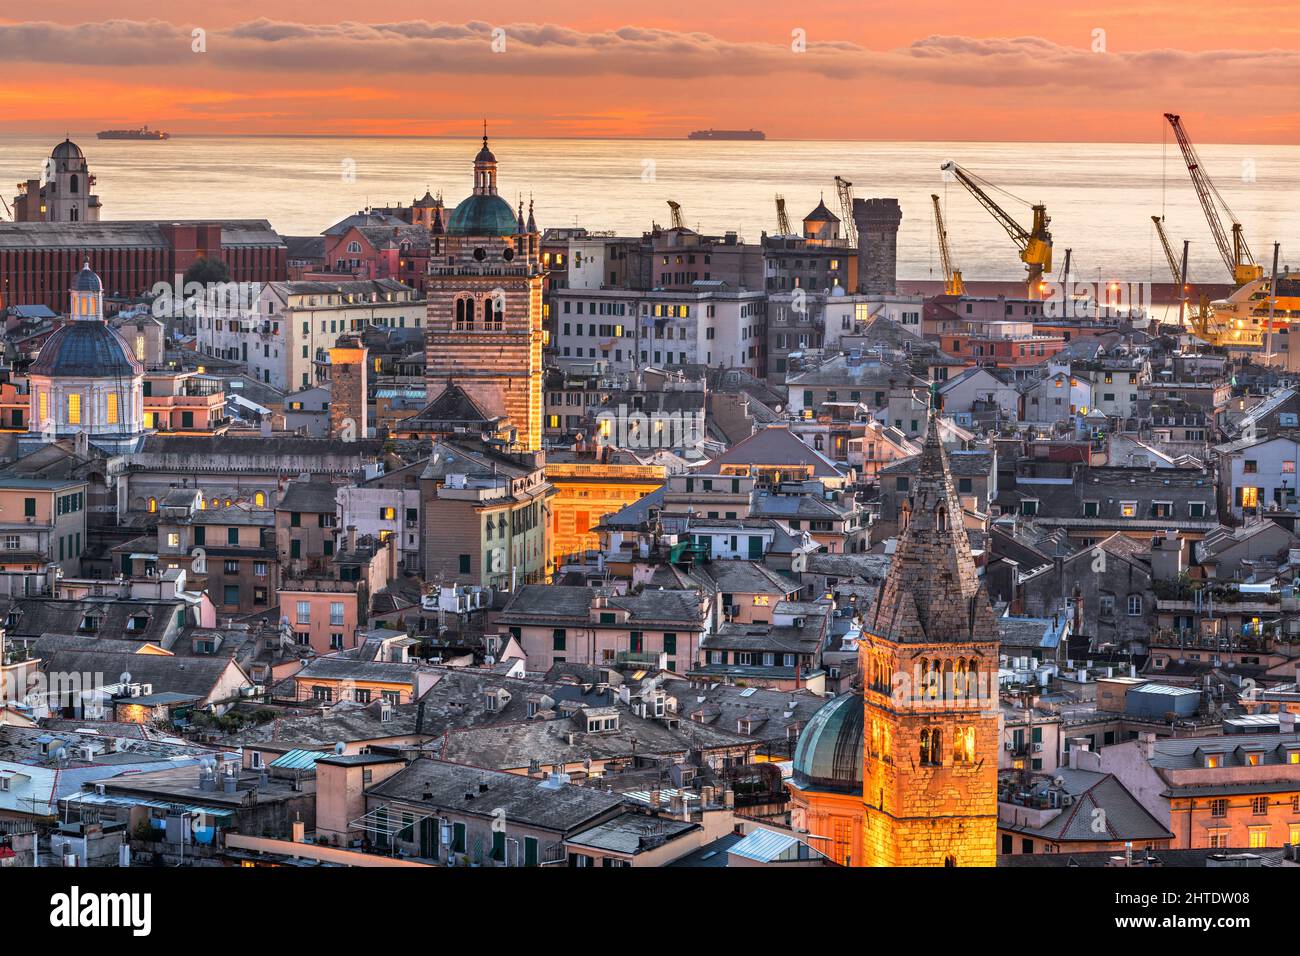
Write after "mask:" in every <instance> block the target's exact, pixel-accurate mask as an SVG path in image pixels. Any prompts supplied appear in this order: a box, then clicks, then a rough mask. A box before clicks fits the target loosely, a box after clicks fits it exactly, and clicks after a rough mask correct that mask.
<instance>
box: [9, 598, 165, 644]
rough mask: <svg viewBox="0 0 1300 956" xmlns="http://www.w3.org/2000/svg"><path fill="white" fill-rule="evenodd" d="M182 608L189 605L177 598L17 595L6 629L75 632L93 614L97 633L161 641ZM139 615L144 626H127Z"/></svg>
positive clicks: (30, 633)
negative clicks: (26, 596) (82, 598)
mask: <svg viewBox="0 0 1300 956" xmlns="http://www.w3.org/2000/svg"><path fill="white" fill-rule="evenodd" d="M182 608H185V609H188V608H189V605H188V604H186V603H185V602H184V601H179V600H175V601H147V600H137V599H114V600H104V599H102V598H101V599H98V600H95V599H90V598H87V599H84V600H72V599H53V598H16V599H14V602H13V604H12V605H10V612H11V613H16V614H17V619H16V621H15V622H14V624H13V625H11V626H9V627H8V628H7V631H8V634H9V636H10V638H16V637H41V636H42V635H45V634H76V633H77V632H78V631H80V630H81V622H82V620H83V619H84V618H86V617H87V616H92V617H95V618H97V619H98V622H99V625H98V629H97V630H96V631H95V634H96V635H103V636H104V637H111V638H114V639H117V640H123V639H126V640H132V641H134V640H137V639H138V640H139V641H140V642H141V643H144V642H150V643H154V644H161V643H162V642H163V638H164V637H165V636H166V634H167V631H168V630H169V629H170V628H171V626H172V624H173V623H174V622H175V619H176V612H177V611H178V610H180V609H182ZM140 617H146V618H148V621H147V622H146V623H145V626H144V627H143V628H142V629H132V628H130V627H129V625H130V623H131V620H132V619H133V618H140ZM188 619H189V615H188V613H187V620H188ZM91 639H92V640H93V638H91Z"/></svg>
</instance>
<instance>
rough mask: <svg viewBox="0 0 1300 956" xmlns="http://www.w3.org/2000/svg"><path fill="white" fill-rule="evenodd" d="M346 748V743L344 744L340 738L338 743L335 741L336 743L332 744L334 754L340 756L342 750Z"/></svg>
mask: <svg viewBox="0 0 1300 956" xmlns="http://www.w3.org/2000/svg"><path fill="white" fill-rule="evenodd" d="M347 749H348V745H347V744H345V743H344V742H343V741H341V740H340V741H339V742H338V743H336V744H335V745H334V752H335V753H336V754H339V755H340V756H342V754H343V751H345V750H347Z"/></svg>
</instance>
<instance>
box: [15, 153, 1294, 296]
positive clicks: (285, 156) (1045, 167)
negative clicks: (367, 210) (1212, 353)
mask: <svg viewBox="0 0 1300 956" xmlns="http://www.w3.org/2000/svg"><path fill="white" fill-rule="evenodd" d="M72 138H73V139H74V141H76V142H78V143H79V145H80V146H81V147H82V149H83V150H84V151H85V152H86V156H87V159H88V161H89V163H90V167H91V172H92V173H93V174H94V175H95V176H96V177H97V179H98V187H97V188H98V192H99V195H100V197H101V198H102V200H103V203H104V217H105V218H106V219H167V218H176V219H196V218H216V217H221V218H265V219H269V220H270V221H271V223H272V225H273V226H274V227H275V228H276V229H277V230H279V231H280V232H281V233H284V234H287V235H306V234H312V233H319V232H320V231H321V230H322V229H324V228H325V227H327V226H329V225H330V224H331V223H333V222H336V221H337V220H339V219H340V218H342V217H343V216H345V215H348V214H350V213H353V212H355V211H357V210H358V209H360V208H362V207H364V206H366V205H368V204H371V205H380V204H385V203H396V202H399V201H401V202H405V203H409V202H410V201H411V199H412V198H413V197H416V196H420V195H423V194H424V191H425V188H426V187H428V188H429V189H431V190H432V191H433V192H434V193H435V194H437V193H438V192H439V191H441V192H442V193H443V195H444V196H445V198H446V199H447V201H448V202H449V203H455V202H456V201H458V200H459V199H461V198H462V197H463V196H465V195H466V194H467V193H468V192H469V190H470V185H471V172H470V171H471V162H472V159H473V156H474V153H475V152H476V151H477V147H478V144H477V143H476V142H474V141H471V140H465V139H382V138H377V139H328V138H239V137H224V138H216V137H214V138H201V137H181V138H175V139H172V140H169V141H167V142H161V143H148V142H141V143H133V142H112V141H99V140H97V139H95V137H94V135H93V133H82V134H76V133H74V134H73V137H72ZM53 145H54V143H53V142H51V141H49V140H48V139H34V138H0V183H9V184H13V183H17V182H18V181H20V180H25V179H27V178H28V177H31V176H35V175H38V174H39V170H40V168H41V164H42V162H43V161H44V158H45V157H46V156H48V155H49V151H50V149H51V148H52V147H53ZM1199 149H1200V153H1201V158H1202V160H1203V162H1204V165H1205V167H1206V169H1207V170H1208V171H1209V172H1210V173H1211V175H1212V176H1213V177H1214V179H1215V182H1216V184H1217V185H1218V187H1219V190H1220V192H1221V193H1222V194H1223V196H1224V198H1225V199H1226V200H1227V201H1228V203H1229V204H1230V205H1231V206H1232V208H1233V210H1234V212H1236V214H1237V216H1238V217H1239V218H1240V220H1241V221H1242V223H1243V224H1244V226H1245V234H1246V236H1247V239H1248V241H1249V242H1250V243H1251V244H1252V247H1253V251H1254V252H1255V255H1256V257H1257V258H1258V259H1259V260H1260V261H1261V262H1264V263H1265V265H1266V267H1267V265H1269V264H1270V263H1271V256H1272V243H1273V242H1274V241H1275V240H1277V241H1280V242H1281V243H1282V256H1283V262H1288V261H1289V262H1291V263H1293V264H1294V265H1295V266H1296V267H1300V225H1298V224H1297V222H1298V217H1297V215H1296V210H1297V209H1300V147H1287V146H1259V147H1248V146H1218V145H1206V146H1201V147H1199ZM493 150H494V151H495V153H496V155H497V159H498V161H499V163H500V175H499V184H500V188H501V192H502V194H503V195H504V196H506V197H507V198H508V199H509V200H510V201H511V202H512V203H513V202H514V201H515V200H516V199H517V198H518V197H521V196H522V197H523V198H524V199H525V201H527V199H528V197H529V196H532V197H533V199H534V200H535V202H536V210H537V221H538V224H539V225H540V226H542V227H543V228H545V227H547V226H571V225H582V226H585V227H587V228H589V229H610V230H616V231H618V232H620V233H623V234H627V233H639V232H640V231H642V230H644V229H646V228H648V227H649V225H650V222H651V221H652V220H655V221H658V222H660V223H666V222H667V221H668V218H669V214H668V207H667V205H666V200H668V199H673V200H676V201H677V202H679V203H681V205H682V209H683V213H684V216H685V219H686V223H687V225H689V226H692V227H698V228H699V229H701V230H703V231H706V232H719V233H720V232H723V231H726V230H730V229H734V230H736V231H738V232H739V233H740V234H741V235H742V236H743V237H745V238H746V239H750V240H757V239H758V238H759V234H760V233H761V232H762V231H763V230H765V229H766V230H767V231H768V232H775V231H776V214H775V209H774V202H773V197H774V196H775V194H777V193H781V194H782V195H784V196H785V199H786V204H787V208H788V210H789V212H790V216H791V219H792V220H793V222H794V226H795V228H796V229H798V220H799V218H800V217H802V216H803V215H804V214H805V213H806V212H808V211H809V210H811V209H812V208H813V207H814V206H816V204H817V200H818V198H819V196H821V195H823V194H824V195H825V198H826V203H827V205H828V206H830V207H831V208H832V209H834V210H836V211H838V208H839V207H838V202H837V197H836V195H835V186H834V177H835V175H836V174H839V175H842V176H844V177H845V178H847V179H849V180H850V181H852V182H853V184H854V191H855V193H856V195H858V196H891V197H896V198H897V199H898V200H899V201H900V202H901V203H902V207H903V224H902V228H901V233H900V240H899V274H900V276H901V277H904V278H905V279H906V278H911V279H928V278H935V277H941V270H940V266H939V262H938V251H937V248H936V245H935V238H934V225H933V220H932V213H931V204H930V194H931V193H938V194H939V195H940V197H941V199H942V200H943V202H944V206H945V210H946V211H945V216H946V219H947V225H948V233H949V237H950V242H951V245H952V251H953V256H954V258H955V260H956V263H957V265H958V266H959V267H960V268H961V269H962V270H963V272H964V273H965V275H966V276H967V277H968V278H971V279H1014V278H1017V277H1019V276H1021V275H1023V267H1022V266H1021V264H1020V262H1019V260H1018V259H1017V258H1016V250H1015V248H1014V246H1013V245H1012V243H1011V241H1010V239H1009V238H1008V237H1007V236H1006V234H1005V233H1004V232H1003V231H1002V229H1001V228H1000V227H999V226H998V225H997V223H996V222H994V220H993V219H992V218H991V217H990V216H989V215H988V214H987V213H986V212H985V211H984V210H983V209H982V208H981V207H980V206H979V205H978V204H977V203H976V202H975V200H974V198H973V197H971V196H970V195H969V194H967V193H966V192H965V190H964V189H962V187H961V186H959V185H957V184H956V183H951V184H949V183H945V182H944V181H943V178H942V176H941V174H940V172H939V166H940V164H941V163H942V162H944V161H945V160H948V159H955V160H956V161H957V162H958V163H960V164H961V165H963V166H965V167H966V168H967V169H969V170H971V171H973V172H975V173H978V174H979V175H981V176H983V177H984V178H985V179H987V180H989V181H990V182H992V183H994V184H996V185H997V186H998V187H1000V188H1001V189H1003V190H1006V192H1007V193H1009V194H1011V195H1010V196H1008V195H1004V194H1000V193H995V194H994V195H995V198H996V199H997V201H998V202H999V203H1000V204H1001V205H1002V206H1003V208H1004V209H1006V210H1007V211H1008V212H1009V213H1011V214H1012V215H1013V216H1014V217H1016V218H1017V219H1018V220H1019V221H1021V222H1022V223H1024V224H1025V225H1026V226H1027V225H1028V224H1029V221H1030V213H1029V209H1028V207H1027V205H1026V204H1025V203H1030V202H1044V203H1046V204H1047V210H1048V213H1049V214H1050V215H1051V217H1052V226H1051V228H1052V233H1053V237H1054V240H1055V247H1056V250H1057V260H1058V266H1059V262H1060V259H1061V257H1062V256H1063V253H1064V250H1065V248H1066V247H1067V246H1068V247H1072V248H1073V249H1074V257H1075V262H1076V264H1077V269H1076V275H1077V276H1078V277H1079V278H1081V279H1088V280H1095V279H1098V278H1101V279H1104V280H1111V279H1119V280H1130V281H1133V280H1146V279H1152V280H1154V281H1158V282H1165V281H1168V279H1169V274H1168V269H1167V267H1166V265H1165V260H1164V255H1163V253H1162V252H1161V250H1160V248H1159V246H1158V244H1157V242H1156V238H1155V232H1154V229H1153V228H1152V225H1151V218H1150V217H1151V216H1152V215H1153V214H1160V213H1161V212H1162V211H1163V212H1164V214H1165V216H1166V222H1167V229H1168V231H1169V233H1170V236H1171V239H1172V240H1173V242H1174V244H1175V246H1176V248H1177V249H1179V250H1180V251H1181V244H1182V240H1183V239H1184V238H1188V239H1191V240H1192V255H1191V262H1192V267H1191V270H1190V272H1191V275H1192V278H1193V279H1196V278H1200V279H1201V280H1203V281H1223V280H1224V279H1225V278H1226V276H1225V270H1224V267H1223V265H1222V263H1221V262H1220V260H1219V258H1218V255H1217V253H1216V251H1215V249H1214V246H1213V242H1212V239H1211V236H1210V232H1209V228H1208V226H1207V225H1206V223H1205V220H1204V219H1203V218H1202V215H1201V212H1200V207H1199V205H1198V203H1197V200H1196V195H1195V193H1194V192H1193V190H1192V186H1191V182H1190V180H1189V178H1188V175H1187V171H1186V169H1185V168H1184V166H1183V164H1182V161H1181V158H1180V156H1179V154H1178V151H1177V148H1176V147H1175V146H1174V144H1173V143H1172V142H1170V143H1169V144H1168V145H1164V144H1161V143H1152V144H1059V143H1050V144H1011V143H889V142H874V143H866V142H853V143H841V142H781V141H767V142H758V143H716V142H691V141H687V140H508V139H507V140H495V141H493ZM12 193H13V190H12V188H11V187H5V195H6V197H9V196H12ZM1016 197H1018V198H1016ZM1019 200H1023V202H1021V201H1019ZM1288 257H1289V258H1288Z"/></svg>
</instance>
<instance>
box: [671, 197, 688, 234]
mask: <svg viewBox="0 0 1300 956" xmlns="http://www.w3.org/2000/svg"><path fill="white" fill-rule="evenodd" d="M668 210H669V211H670V212H671V213H672V217H673V225H672V228H674V229H685V228H686V223H684V222H682V204H681V203H678V202H673V201H672V200H671V199H670V200H668Z"/></svg>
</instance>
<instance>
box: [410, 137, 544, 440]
mask: <svg viewBox="0 0 1300 956" xmlns="http://www.w3.org/2000/svg"><path fill="white" fill-rule="evenodd" d="M429 241H430V249H429V276H428V283H427V296H428V302H429V310H428V322H427V323H426V332H425V356H426V379H427V382H428V397H429V401H430V402H432V401H434V400H435V399H436V398H437V397H438V396H439V395H441V394H442V392H443V391H444V390H445V389H446V388H447V386H448V384H450V383H451V382H455V383H456V384H457V385H459V386H460V387H461V388H462V389H463V390H464V391H465V392H466V394H468V395H469V396H470V397H472V398H473V399H474V400H475V401H477V402H478V403H479V404H480V405H481V406H482V407H483V408H484V410H486V411H487V412H489V413H490V414H493V415H498V416H500V417H501V418H503V419H505V420H507V427H508V428H509V430H510V431H512V432H513V433H514V436H515V440H516V441H517V442H518V445H519V447H520V448H521V449H523V450H528V451H536V450H537V449H539V448H541V445H542V340H543V338H544V333H543V331H542V265H541V255H540V246H541V240H540V236H539V235H538V232H537V226H536V224H535V223H534V221H533V215H532V210H531V208H530V209H529V213H528V218H527V220H525V219H524V210H523V204H522V202H521V203H520V206H519V210H518V212H517V213H516V212H514V211H512V210H511V208H510V204H509V203H507V202H506V201H505V200H504V199H502V198H501V197H500V196H499V195H498V194H497V160H496V156H494V155H493V154H492V150H491V149H489V148H488V138H487V133H486V131H485V132H484V135H483V148H482V149H480V150H479V152H478V155H477V156H476V157H475V158H474V192H473V194H472V195H470V196H469V197H468V198H467V199H465V200H463V201H462V202H461V203H460V204H459V205H458V206H457V207H456V209H455V211H454V212H453V213H452V214H451V216H450V218H449V219H448V220H447V225H446V228H445V230H444V229H443V227H442V223H441V217H440V216H438V217H436V218H435V219H434V226H433V232H432V235H431V236H430V237H429Z"/></svg>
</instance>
